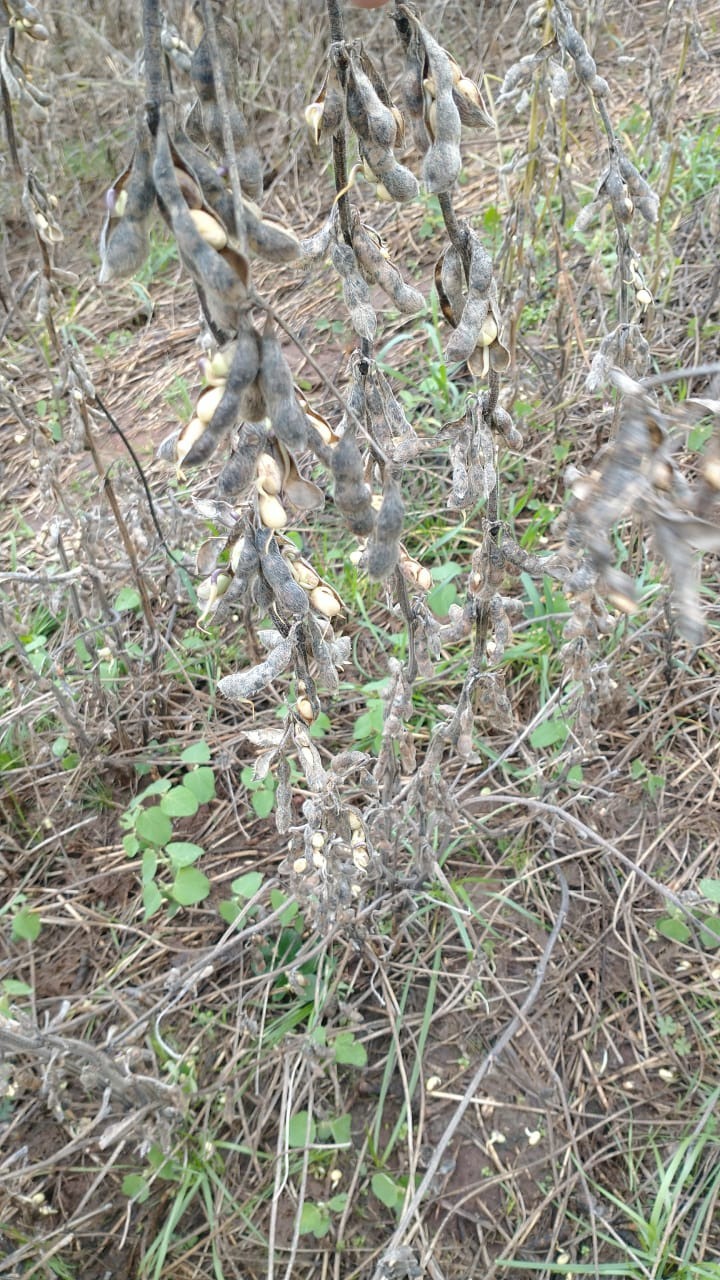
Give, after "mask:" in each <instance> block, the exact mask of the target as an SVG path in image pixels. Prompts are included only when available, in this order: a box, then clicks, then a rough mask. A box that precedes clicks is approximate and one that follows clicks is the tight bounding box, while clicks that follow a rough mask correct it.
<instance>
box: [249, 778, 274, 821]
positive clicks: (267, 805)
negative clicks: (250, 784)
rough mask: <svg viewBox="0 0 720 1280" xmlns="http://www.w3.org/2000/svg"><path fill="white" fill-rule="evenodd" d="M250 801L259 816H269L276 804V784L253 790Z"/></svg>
mask: <svg viewBox="0 0 720 1280" xmlns="http://www.w3.org/2000/svg"><path fill="white" fill-rule="evenodd" d="M250 803H251V805H252V807H253V809H254V810H255V813H256V814H257V816H258V818H267V816H268V814H269V813H272V811H273V806H274V804H275V786H274V785H273V786H271V787H260V788H259V789H258V790H257V791H253V793H252V795H251V796H250Z"/></svg>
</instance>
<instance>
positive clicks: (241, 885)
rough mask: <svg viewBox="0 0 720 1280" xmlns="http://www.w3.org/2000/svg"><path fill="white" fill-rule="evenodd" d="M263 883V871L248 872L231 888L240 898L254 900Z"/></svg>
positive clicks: (239, 877) (235, 881) (234, 881)
mask: <svg viewBox="0 0 720 1280" xmlns="http://www.w3.org/2000/svg"><path fill="white" fill-rule="evenodd" d="M262 882H263V875H262V872H261V871H246V872H245V875H244V876H238V878H237V880H233V882H232V884H231V885H230V888H231V889H232V891H233V893H235V894H237V896H238V898H246V899H249V898H254V897H255V894H256V893H257V891H258V889H259V888H260V885H261V884H262Z"/></svg>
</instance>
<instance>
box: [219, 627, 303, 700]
mask: <svg viewBox="0 0 720 1280" xmlns="http://www.w3.org/2000/svg"><path fill="white" fill-rule="evenodd" d="M292 656H293V641H292V638H291V637H290V636H288V637H286V638H285V639H283V640H281V641H280V643H279V644H277V645H276V646H275V648H274V649H271V651H270V653H269V654H268V656H267V658H266V659H265V661H264V662H259V663H258V664H257V666H254V667H249V668H248V669H247V670H246V671H238V672H234V673H233V674H232V675H229V676H223V678H222V679H221V680H218V689H219V691H220V693H222V694H223V695H224V696H225V697H226V698H232V699H234V700H235V701H237V702H245V701H252V699H253V698H257V697H258V696H259V695H260V694H261V693H262V692H263V690H265V689H267V687H268V685H269V684H272V682H273V680H275V679H277V677H278V676H279V675H282V673H283V671H285V670H287V668H288V667H289V666H290V663H291V662H292Z"/></svg>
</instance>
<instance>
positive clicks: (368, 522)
mask: <svg viewBox="0 0 720 1280" xmlns="http://www.w3.org/2000/svg"><path fill="white" fill-rule="evenodd" d="M332 473H333V479H334V481H335V494H334V496H335V505H336V507H337V508H338V510H339V511H340V512H341V513H342V515H343V516H344V517H345V522H346V524H347V526H348V528H349V529H350V531H351V532H352V533H354V534H356V535H357V537H358V538H367V537H368V535H369V534H370V533H372V531H373V529H374V527H375V512H374V511H373V506H372V494H371V493H370V490H369V488H368V486H367V485H366V484H365V478H364V477H365V469H364V467H363V460H362V454H361V453H360V450H359V449H358V446H357V441H356V439H355V434H354V431H353V430H352V429H351V428H350V427H349V426H348V428H347V429H346V431H345V434H344V435H343V436H342V437H341V438H340V440H339V441H338V443H337V444H336V445H335V448H334V449H333V452H332Z"/></svg>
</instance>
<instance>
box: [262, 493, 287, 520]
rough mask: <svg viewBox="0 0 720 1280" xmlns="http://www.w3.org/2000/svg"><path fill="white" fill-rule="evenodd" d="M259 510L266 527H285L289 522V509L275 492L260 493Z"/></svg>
mask: <svg viewBox="0 0 720 1280" xmlns="http://www.w3.org/2000/svg"><path fill="white" fill-rule="evenodd" d="M258 512H259V514H260V519H261V520H262V522H263V524H264V525H265V528H266V529H284V528H285V525H286V524H287V522H288V517H287V511H286V510H285V508H284V506H283V504H282V502H280V500H279V498H276V497H275V496H274V494H268V493H261V494H260V496H259V498H258Z"/></svg>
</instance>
